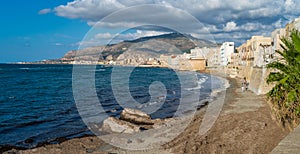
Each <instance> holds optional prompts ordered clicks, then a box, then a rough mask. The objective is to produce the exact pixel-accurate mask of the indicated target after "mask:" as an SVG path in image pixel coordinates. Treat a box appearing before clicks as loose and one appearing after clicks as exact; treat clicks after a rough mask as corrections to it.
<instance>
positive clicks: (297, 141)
mask: <svg viewBox="0 0 300 154" xmlns="http://www.w3.org/2000/svg"><path fill="white" fill-rule="evenodd" d="M271 153H272V154H285V153H286V154H297V153H299V154H300V126H298V127H297V128H296V129H295V130H294V131H293V132H291V133H290V134H289V135H288V136H286V137H285V138H284V139H283V140H282V141H281V142H280V143H279V144H278V145H277V147H275V148H274V149H273V150H272V152H271Z"/></svg>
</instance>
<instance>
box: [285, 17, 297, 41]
mask: <svg viewBox="0 0 300 154" xmlns="http://www.w3.org/2000/svg"><path fill="white" fill-rule="evenodd" d="M293 29H296V30H300V18H296V19H295V20H293V21H292V22H291V23H288V24H287V25H286V27H285V36H286V37H289V36H290V35H291V31H292V30H293Z"/></svg>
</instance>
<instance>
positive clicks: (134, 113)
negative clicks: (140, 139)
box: [120, 108, 155, 125]
mask: <svg viewBox="0 0 300 154" xmlns="http://www.w3.org/2000/svg"><path fill="white" fill-rule="evenodd" d="M120 119H121V120H124V121H128V122H130V123H133V124H137V125H154V124H155V121H154V120H152V119H151V117H150V116H149V115H148V114H147V113H144V112H142V111H140V110H135V109H130V108H125V109H124V110H123V111H122V113H121V117H120Z"/></svg>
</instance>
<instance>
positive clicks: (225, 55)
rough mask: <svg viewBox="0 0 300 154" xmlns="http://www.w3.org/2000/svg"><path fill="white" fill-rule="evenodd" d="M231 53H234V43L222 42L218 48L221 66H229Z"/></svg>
mask: <svg viewBox="0 0 300 154" xmlns="http://www.w3.org/2000/svg"><path fill="white" fill-rule="evenodd" d="M232 53H234V42H224V43H223V44H222V46H221V48H220V65H221V66H227V65H228V64H229V62H230V61H231V54H232Z"/></svg>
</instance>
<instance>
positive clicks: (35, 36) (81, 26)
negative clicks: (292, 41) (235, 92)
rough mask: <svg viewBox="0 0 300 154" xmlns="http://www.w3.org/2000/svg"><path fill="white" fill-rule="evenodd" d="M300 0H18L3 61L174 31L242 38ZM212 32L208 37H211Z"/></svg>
mask: <svg viewBox="0 0 300 154" xmlns="http://www.w3.org/2000/svg"><path fill="white" fill-rule="evenodd" d="M297 8H300V1H299V0H275V1H274V0H264V1H262V0H240V1H236V0H184V1H183V0H38V1H37V0H26V1H24V0H15V1H4V2H2V5H1V6H0V13H1V19H2V20H3V21H2V23H1V29H0V33H1V36H0V44H1V49H0V55H1V56H0V62H15V61H35V60H42V59H51V58H58V57H61V56H63V54H64V53H65V52H66V51H68V50H73V49H77V48H78V47H80V46H81V47H85V46H89V45H100V44H105V43H108V42H110V41H112V42H118V41H122V40H123V39H134V38H138V37H142V36H153V35H159V34H164V33H170V32H171V31H170V29H171V30H173V31H178V32H180V33H188V34H191V35H192V36H194V37H198V38H204V39H210V40H212V41H215V42H219V43H220V42H223V41H234V42H236V44H238V45H239V44H241V43H243V42H244V41H245V40H247V39H249V38H250V37H251V36H252V35H264V36H269V35H270V32H271V31H273V30H274V29H276V28H281V27H284V26H285V25H286V24H287V23H288V22H290V21H292V20H293V19H295V18H297V17H299V16H300V9H297ZM208 35H209V37H207V36H208Z"/></svg>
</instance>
